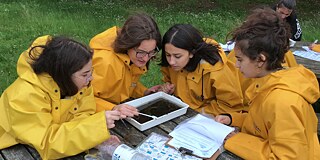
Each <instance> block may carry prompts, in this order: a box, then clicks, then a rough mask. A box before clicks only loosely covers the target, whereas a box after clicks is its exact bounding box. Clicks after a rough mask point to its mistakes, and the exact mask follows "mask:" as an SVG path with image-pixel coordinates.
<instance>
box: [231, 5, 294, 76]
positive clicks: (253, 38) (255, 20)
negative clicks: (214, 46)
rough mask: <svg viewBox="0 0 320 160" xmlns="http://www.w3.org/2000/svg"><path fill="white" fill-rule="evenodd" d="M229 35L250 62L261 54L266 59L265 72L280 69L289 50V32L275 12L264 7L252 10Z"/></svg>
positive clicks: (285, 24)
mask: <svg viewBox="0 0 320 160" xmlns="http://www.w3.org/2000/svg"><path fill="white" fill-rule="evenodd" d="M231 35H232V41H235V42H236V45H237V47H239V48H240V50H241V51H242V53H243V54H245V55H246V56H247V57H249V58H250V59H251V60H256V59H257V58H258V57H259V55H260V54H261V53H262V54H264V55H265V56H266V58H267V59H266V62H267V70H274V69H278V68H282V66H281V63H282V62H283V61H284V55H285V53H286V52H287V51H288V49H289V38H290V30H289V26H288V25H287V23H286V22H284V21H283V20H282V19H281V17H280V16H279V14H277V13H276V11H274V10H272V9H271V8H266V7H264V8H257V9H255V10H253V12H252V13H251V14H250V15H249V16H248V17H247V18H246V20H245V21H244V22H243V24H242V25H241V26H240V27H238V28H236V29H235V30H234V31H232V32H231Z"/></svg>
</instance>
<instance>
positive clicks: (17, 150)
mask: <svg viewBox="0 0 320 160" xmlns="http://www.w3.org/2000/svg"><path fill="white" fill-rule="evenodd" d="M196 114H197V112H195V111H193V110H192V109H190V108H189V109H188V111H187V113H186V114H185V115H182V116H180V117H177V118H175V119H173V120H170V121H168V122H165V123H163V124H160V125H158V126H156V127H153V128H150V129H148V130H145V131H143V132H141V131H139V130H138V129H136V128H135V127H133V126H132V125H131V124H130V123H128V122H126V121H125V123H126V125H127V126H128V128H126V127H125V126H124V124H123V123H121V121H117V122H116V127H115V128H114V129H112V130H111V131H110V132H111V134H114V135H117V136H118V137H119V138H120V139H121V141H122V142H124V143H125V144H127V145H128V146H130V147H132V148H135V147H136V146H137V145H138V144H139V143H140V142H142V141H143V140H144V139H145V138H146V137H147V136H148V135H150V134H151V133H152V132H156V133H159V134H162V135H168V134H169V133H170V132H171V131H172V130H173V129H174V128H175V126H177V125H178V124H179V123H180V122H182V121H184V120H185V119H187V118H189V117H192V116H194V115H196ZM317 116H318V119H319V118H320V114H317ZM319 127H320V122H319V124H318V136H319V134H320V129H319ZM84 155H85V153H81V154H78V155H75V156H72V157H67V158H64V159H65V160H84ZM215 158H216V156H215V157H213V158H211V159H212V160H213V159H215ZM34 159H35V160H41V158H40V155H39V154H38V153H37V151H36V150H35V149H33V148H31V147H29V146H27V145H22V144H18V145H15V146H12V147H9V148H6V149H3V150H1V151H0V160H34ZM226 159H228V160H238V159H241V158H239V157H237V156H236V155H234V154H232V153H230V152H228V151H225V152H223V153H222V154H220V155H219V157H218V158H217V160H226Z"/></svg>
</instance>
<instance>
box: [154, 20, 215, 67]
mask: <svg viewBox="0 0 320 160" xmlns="http://www.w3.org/2000/svg"><path fill="white" fill-rule="evenodd" d="M167 43H170V44H172V45H174V46H175V47H177V48H181V49H185V50H187V51H189V53H191V54H193V57H192V58H191V59H190V61H189V62H188V64H187V65H186V67H185V69H186V70H187V71H189V72H192V71H194V70H195V69H196V68H197V66H198V64H199V62H200V60H201V59H204V60H205V61H207V62H208V63H210V64H212V65H214V64H216V63H217V62H218V61H219V60H221V57H220V55H219V50H218V46H215V45H213V44H210V43H206V42H205V40H204V38H203V36H202V34H201V33H200V31H198V30H197V29H196V28H194V27H193V26H192V25H190V24H176V25H174V26H172V27H171V28H170V29H169V30H168V31H167V32H166V33H165V35H164V36H163V40H162V46H163V48H162V55H161V62H160V65H161V66H165V67H167V66H169V63H168V61H167V58H166V50H165V47H164V46H165V44H167Z"/></svg>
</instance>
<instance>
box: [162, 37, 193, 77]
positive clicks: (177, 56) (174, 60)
mask: <svg viewBox="0 0 320 160" xmlns="http://www.w3.org/2000/svg"><path fill="white" fill-rule="evenodd" d="M165 51H166V53H165V54H166V58H167V61H168V63H169V64H170V66H171V68H172V69H173V70H175V71H180V70H182V69H183V68H184V67H185V66H186V65H187V64H188V62H189V60H190V58H192V57H193V54H191V53H190V52H189V51H187V50H185V49H181V48H177V47H175V46H174V45H172V44H170V43H167V44H165Z"/></svg>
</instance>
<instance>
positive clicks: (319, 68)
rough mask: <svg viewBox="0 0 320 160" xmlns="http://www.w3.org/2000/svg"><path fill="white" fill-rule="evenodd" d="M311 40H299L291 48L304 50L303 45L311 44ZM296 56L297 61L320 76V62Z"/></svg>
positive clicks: (292, 49)
mask: <svg viewBox="0 0 320 160" xmlns="http://www.w3.org/2000/svg"><path fill="white" fill-rule="evenodd" d="M310 44H311V42H301V41H298V42H296V44H295V45H294V47H292V48H290V50H291V51H292V52H294V51H298V50H303V48H302V46H309V45H310ZM294 57H295V58H296V61H297V63H298V64H302V65H303V66H305V67H306V68H308V69H310V70H311V71H312V72H313V73H314V74H315V75H316V76H317V78H320V62H318V61H314V60H311V59H307V58H303V57H299V56H294Z"/></svg>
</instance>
